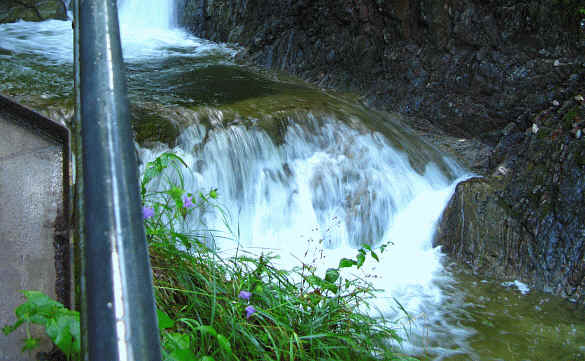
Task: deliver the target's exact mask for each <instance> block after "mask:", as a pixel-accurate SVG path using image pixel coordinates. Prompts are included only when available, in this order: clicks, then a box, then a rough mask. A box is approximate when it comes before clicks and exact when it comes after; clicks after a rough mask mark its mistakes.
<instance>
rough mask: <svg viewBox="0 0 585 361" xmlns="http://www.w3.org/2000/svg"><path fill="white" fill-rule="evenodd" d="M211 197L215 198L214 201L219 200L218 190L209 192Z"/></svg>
mask: <svg viewBox="0 0 585 361" xmlns="http://www.w3.org/2000/svg"><path fill="white" fill-rule="evenodd" d="M209 196H210V197H211V198H213V199H216V198H217V189H212V190H211V191H210V192H209Z"/></svg>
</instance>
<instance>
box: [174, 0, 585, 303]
mask: <svg viewBox="0 0 585 361" xmlns="http://www.w3.org/2000/svg"><path fill="white" fill-rule="evenodd" d="M584 5H585V3H584V2H583V0H568V1H553V0H490V1H485V0H360V1H356V0H312V1H309V0H262V1H260V0H230V1H226V0H178V2H177V6H178V9H177V10H178V11H177V13H178V14H179V22H180V24H181V25H183V26H185V27H187V28H188V29H190V30H191V31H192V32H194V33H195V34H197V35H199V36H202V37H205V38H209V39H212V40H215V41H219V42H235V43H239V44H240V45H242V46H243V47H244V49H245V50H244V52H243V54H241V55H240V56H241V58H242V59H246V60H251V61H253V62H255V63H256V64H260V65H262V66H266V67H268V68H273V69H278V70H284V71H287V72H289V73H293V74H296V75H299V76H301V77H303V78H305V79H307V80H310V81H312V82H315V83H317V84H319V85H320V86H323V87H335V88H338V89H343V90H353V91H358V92H360V93H361V94H364V95H365V97H364V99H365V101H366V103H368V104H369V105H373V106H375V107H378V108H384V109H387V110H391V111H398V112H400V113H402V114H404V115H407V116H409V117H410V119H414V121H413V122H412V123H411V125H412V126H414V128H415V129H416V130H417V131H423V133H424V130H425V129H426V130H427V132H428V131H429V130H430V133H431V134H430V135H428V136H427V139H431V140H433V137H434V134H438V133H437V132H434V131H433V130H432V129H439V130H440V131H441V132H443V134H447V135H448V136H450V137H463V138H467V139H460V141H465V142H463V143H459V142H454V141H449V140H447V141H446V142H444V141H443V140H444V139H447V138H446V137H444V136H442V135H440V136H438V138H437V139H439V142H437V144H438V145H439V147H441V149H444V150H451V151H455V152H457V153H460V154H464V155H463V157H465V158H474V159H469V161H468V162H467V165H468V166H471V167H472V168H473V169H474V170H475V171H477V172H478V173H481V174H483V175H485V176H486V177H485V178H483V179H481V180H477V179H475V180H471V181H468V182H465V183H463V184H462V185H460V186H459V187H458V188H457V192H456V195H455V196H454V198H453V199H452V201H451V203H450V205H449V207H448V208H447V210H446V212H445V214H444V216H443V218H442V223H441V226H440V231H439V232H438V235H437V237H436V239H435V243H436V244H442V245H444V249H445V250H446V251H447V252H448V253H449V254H452V255H453V256H454V257H455V258H457V259H459V260H460V261H462V262H465V263H467V264H469V265H470V266H471V267H472V268H473V269H474V270H475V271H476V272H478V273H481V274H491V275H493V276H496V277H501V278H507V279H522V280H523V281H525V282H527V283H530V284H532V285H533V286H536V287H537V288H539V289H543V290H547V291H550V292H553V293H556V294H560V295H563V296H566V297H569V298H571V299H573V300H575V301H578V302H580V303H585V254H584V253H585V228H584V227H585V226H584V224H585V219H584V218H585V216H584V215H585V212H583V211H581V210H582V209H584V206H585V204H584V199H583V197H584V196H583V192H584V189H585V184H584V183H585V181H584V180H583V179H585V178H584V176H585V157H584V156H585V153H584V152H585V148H584V144H585V143H583V142H584V140H583V135H585V134H583V133H584V132H585V129H584V130H581V128H582V127H583V123H582V121H583V120H584V119H585V114H583V102H582V100H579V98H577V99H574V97H575V96H576V95H578V94H582V95H583V94H585V89H584V85H583V84H585V26H584V25H583V20H582V17H583V15H579V12H578V11H577V9H578V8H579V7H583V6H584ZM553 104H554V105H553ZM469 138H473V139H469ZM451 139H457V138H451ZM442 142H443V144H441V143H442ZM449 148H450V149H449ZM470 152H471V153H470Z"/></svg>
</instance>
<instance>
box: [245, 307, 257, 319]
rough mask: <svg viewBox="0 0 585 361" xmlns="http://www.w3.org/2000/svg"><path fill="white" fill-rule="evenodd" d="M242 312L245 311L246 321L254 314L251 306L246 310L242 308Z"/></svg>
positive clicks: (254, 310) (254, 311)
mask: <svg viewBox="0 0 585 361" xmlns="http://www.w3.org/2000/svg"><path fill="white" fill-rule="evenodd" d="M244 310H246V319H249V318H250V316H252V315H253V314H254V313H256V309H255V308H254V306H252V305H250V306H247V307H246V308H244Z"/></svg>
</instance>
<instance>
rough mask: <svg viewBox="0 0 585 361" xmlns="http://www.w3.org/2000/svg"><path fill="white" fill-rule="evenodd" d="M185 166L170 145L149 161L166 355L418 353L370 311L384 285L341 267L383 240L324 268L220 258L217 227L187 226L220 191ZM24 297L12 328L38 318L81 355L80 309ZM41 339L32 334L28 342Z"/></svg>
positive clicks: (363, 356) (151, 232)
mask: <svg viewBox="0 0 585 361" xmlns="http://www.w3.org/2000/svg"><path fill="white" fill-rule="evenodd" d="M183 166H185V165H184V163H183V161H182V160H181V159H180V158H179V157H177V156H176V155H174V154H171V153H165V154H163V155H161V156H160V157H158V158H157V159H156V160H154V161H152V162H149V163H148V164H147V165H146V168H145V171H144V175H143V178H142V183H141V193H142V199H143V202H144V205H143V217H144V221H145V227H146V234H147V241H148V244H149V249H150V257H151V265H152V270H153V275H154V287H155V294H156V302H157V308H158V309H157V313H158V326H159V329H160V332H161V341H162V346H163V359H165V360H174V361H187V360H202V361H211V360H414V359H412V358H410V357H405V356H401V355H399V354H396V353H394V352H392V350H391V343H393V342H396V341H398V342H399V341H400V338H399V336H398V335H397V334H396V332H395V330H394V325H393V324H392V323H390V322H389V321H388V320H385V319H383V318H381V317H374V316H371V315H369V314H368V313H365V311H364V310H367V308H368V300H369V299H371V298H372V297H373V296H374V295H375V292H376V290H375V289H374V288H373V287H372V286H371V285H370V284H369V283H368V282H366V281H365V280H363V279H360V278H352V279H349V278H344V277H343V276H342V275H341V272H340V271H341V269H343V268H351V267H357V268H359V267H361V266H362V265H363V263H364V261H365V259H366V257H372V258H374V259H376V260H377V259H378V254H377V253H376V252H378V253H381V252H383V251H384V246H382V247H381V248H380V249H377V250H374V249H372V248H371V247H369V246H365V247H364V248H362V249H359V250H358V251H357V255H356V257H355V258H343V259H341V260H340V262H339V266H338V267H337V268H330V269H328V270H327V271H326V272H325V274H324V275H319V274H317V271H316V267H315V266H314V265H310V264H301V265H300V266H298V267H296V268H294V269H292V270H284V269H281V268H280V267H278V266H276V264H275V262H274V259H275V258H276V257H275V256H274V255H271V254H261V255H259V256H258V255H252V254H249V253H246V252H244V251H241V252H238V253H236V255H235V256H231V257H222V254H221V253H220V252H219V251H218V250H216V249H215V248H214V238H213V237H215V236H214V232H210V231H206V232H204V233H195V232H193V231H192V230H190V231H187V232H185V231H184V229H185V220H186V219H187V217H191V218H192V217H193V215H194V214H193V212H196V210H207V211H208V210H209V209H210V208H211V209H216V210H217V211H218V212H221V209H220V208H219V207H218V206H217V204H216V198H217V190H215V189H212V190H210V191H208V192H206V193H205V194H204V193H202V192H199V193H196V194H195V193H190V192H188V191H186V190H185V189H184V182H183V178H182V176H181V167H183ZM155 187H156V188H158V189H157V190H155V191H153V190H152V189H153V188H155ZM25 296H26V297H27V302H26V303H25V304H23V305H21V306H19V307H18V308H17V309H16V315H17V317H18V321H17V322H16V323H15V324H14V325H9V326H6V327H5V328H4V329H3V331H4V333H6V334H8V333H10V332H12V331H14V330H15V329H16V328H18V327H19V326H21V325H22V324H25V325H26V327H28V325H29V324H30V323H35V324H40V325H42V326H45V328H46V331H47V334H48V335H49V337H51V339H52V340H53V342H54V343H55V344H56V346H58V347H59V348H60V349H61V350H62V351H63V352H64V353H65V354H66V356H67V357H68V358H69V359H73V360H79V359H80V330H79V314H78V313H77V312H76V311H70V310H66V309H65V308H64V307H63V305H61V304H59V303H58V302H56V301H53V300H51V299H50V298H48V297H47V296H45V295H43V294H41V293H39V292H36V291H25ZM36 344H37V341H35V340H33V339H32V338H31V337H29V338H28V339H27V340H26V341H25V346H24V347H23V351H27V350H30V349H33V348H34V347H35V346H36Z"/></svg>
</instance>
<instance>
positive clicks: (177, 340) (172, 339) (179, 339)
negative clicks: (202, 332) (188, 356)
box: [166, 332, 191, 351]
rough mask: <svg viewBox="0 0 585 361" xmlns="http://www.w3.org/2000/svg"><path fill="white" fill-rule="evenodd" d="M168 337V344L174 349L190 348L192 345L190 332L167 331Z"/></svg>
mask: <svg viewBox="0 0 585 361" xmlns="http://www.w3.org/2000/svg"><path fill="white" fill-rule="evenodd" d="M166 337H167V342H166V344H167V346H170V349H171V350H172V351H175V350H180V349H184V350H188V349H189V348H190V346H191V339H190V338H189V335H188V334H184V333H177V332H173V333H167V334H166Z"/></svg>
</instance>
